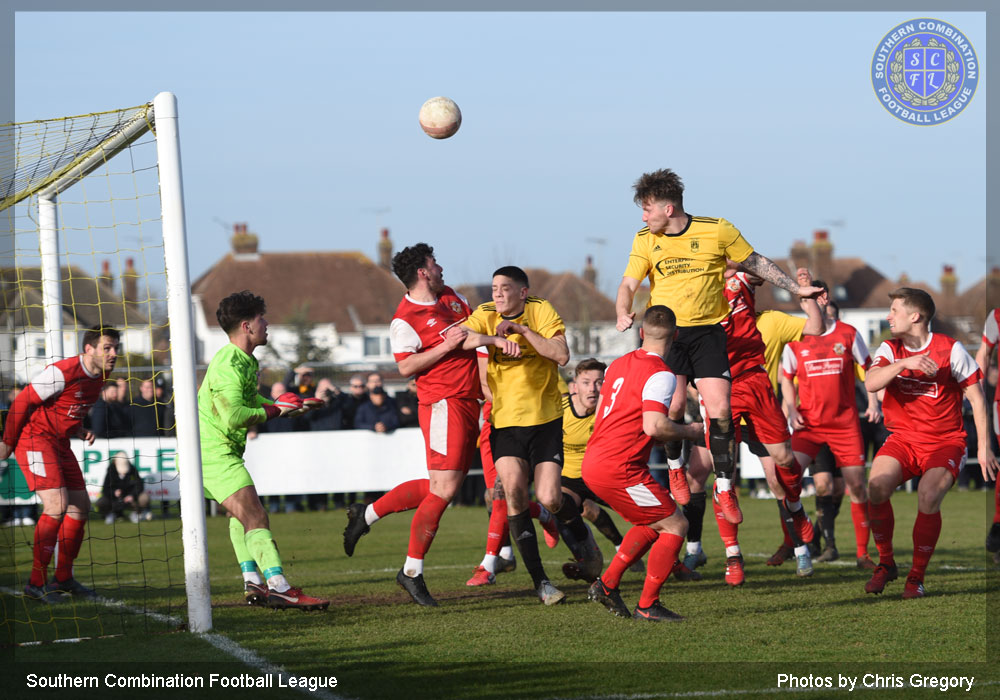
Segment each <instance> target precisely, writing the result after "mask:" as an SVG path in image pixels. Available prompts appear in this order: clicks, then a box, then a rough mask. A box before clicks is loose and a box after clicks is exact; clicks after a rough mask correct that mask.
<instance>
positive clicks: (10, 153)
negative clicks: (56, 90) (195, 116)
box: [0, 93, 211, 644]
mask: <svg viewBox="0 0 1000 700" xmlns="http://www.w3.org/2000/svg"><path fill="white" fill-rule="evenodd" d="M177 144H178V137H177V118H176V100H175V99H174V97H173V95H171V94H169V93H161V94H160V95H158V96H157V98H156V99H155V100H154V101H153V102H150V103H148V104H144V105H140V106H138V107H131V108H127V109H120V110H114V111H107V112H100V113H93V114H86V115H80V116H73V117H61V118H57V119H45V120H39V121H31V122H21V123H13V124H5V125H0V220H2V225H0V296H2V306H0V409H7V408H9V406H10V403H11V402H12V401H13V399H14V397H15V396H16V393H17V392H18V391H19V390H22V389H23V387H24V386H25V385H26V384H28V383H29V382H30V381H31V379H32V378H33V377H35V376H36V375H37V374H38V373H39V372H40V371H41V370H42V369H43V368H44V367H45V366H46V365H48V364H51V363H53V362H56V361H58V360H61V359H64V358H67V357H72V356H74V355H76V354H78V353H80V352H81V349H82V348H81V339H82V336H83V333H84V332H85V331H86V330H87V329H89V328H92V327H95V326H101V327H111V328H115V329H118V330H119V331H120V333H121V347H120V350H119V358H118V363H117V365H116V367H115V371H114V372H113V373H112V374H111V375H110V377H108V381H107V383H106V385H105V389H104V391H103V392H102V396H101V399H99V400H98V403H97V404H96V405H95V406H94V408H93V409H92V410H91V412H90V415H89V416H88V418H87V420H86V422H85V426H86V427H87V428H89V429H90V430H92V431H93V432H94V434H95V435H96V439H95V441H94V443H93V444H92V445H88V444H87V443H85V442H84V441H82V440H77V439H74V440H72V441H71V448H72V451H73V453H74V454H75V455H76V457H77V460H78V461H79V463H80V467H81V469H82V471H83V474H84V479H85V481H86V485H87V491H88V495H89V496H90V499H91V502H92V507H91V510H90V513H89V517H88V522H87V526H86V533H85V537H84V541H83V545H82V547H81V549H80V553H79V555H78V557H77V558H76V559H75V561H74V563H73V577H74V578H75V579H76V580H77V581H79V582H80V583H81V584H83V585H85V586H87V587H88V588H91V589H93V590H94V591H95V592H96V594H97V597H96V599H89V598H82V597H80V596H74V597H70V598H68V597H57V596H48V597H47V598H46V599H43V600H38V599H36V598H33V597H31V596H28V595H25V594H24V588H25V585H26V584H27V583H28V578H29V575H30V573H31V569H32V561H33V546H34V544H33V543H34V530H35V527H34V526H35V523H36V521H37V519H38V517H39V515H40V514H41V511H42V509H41V505H40V502H39V501H38V499H37V497H36V495H35V494H34V493H32V492H31V491H29V489H28V486H27V483H26V481H25V478H24V475H23V473H22V468H21V465H19V464H17V460H16V458H15V456H14V455H11V457H10V458H9V459H8V460H5V461H0V507H2V510H3V513H2V516H3V527H2V528H0V597H2V606H3V610H2V613H0V644H2V643H6V644H23V643H37V642H45V641H55V640H63V639H68V638H87V637H97V636H107V635H117V634H126V633H130V632H135V631H142V632H149V631H156V630H170V629H178V628H181V627H188V628H190V629H193V630H195V631H204V630H207V629H210V628H211V612H210V606H209V600H208V578H207V564H206V559H207V557H206V551H205V536H204V530H205V516H204V506H203V500H202V498H201V467H200V455H199V449H198V432H197V415H196V409H195V375H194V344H193V331H192V322H191V312H190V292H189V290H188V287H189V285H188V269H187V252H186V244H185V238H184V218H183V200H182V193H181V187H180V182H181V178H180V156H179V147H178V145H177ZM181 464H182V465H183V468H182V472H183V474H184V476H183V478H181V477H180V474H181V472H179V471H178V465H181ZM133 470H134V473H135V474H137V475H138V478H137V479H136V478H133V479H131V480H129V479H128V478H127V475H128V474H132V473H133ZM123 483H130V484H131V486H130V487H129V488H130V489H131V491H130V492H126V493H124V494H123V493H121V491H122V489H120V488H115V487H116V486H121V485H122V484H123ZM126 497H127V498H126ZM182 501H183V503H184V505H185V506H186V507H185V508H184V512H183V514H184V518H183V519H181V518H180V512H181V508H180V505H181V502H182ZM59 556H60V552H59V551H58V549H57V551H56V553H55V556H54V557H53V560H52V562H51V563H50V565H49V576H50V577H51V576H52V573H53V571H54V570H55V567H56V564H57V561H58V558H59Z"/></svg>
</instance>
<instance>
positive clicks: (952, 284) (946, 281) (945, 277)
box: [941, 265, 958, 302]
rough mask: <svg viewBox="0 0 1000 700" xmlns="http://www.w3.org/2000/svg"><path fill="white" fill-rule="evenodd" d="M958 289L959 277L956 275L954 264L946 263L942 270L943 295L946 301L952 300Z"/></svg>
mask: <svg viewBox="0 0 1000 700" xmlns="http://www.w3.org/2000/svg"><path fill="white" fill-rule="evenodd" d="M957 289H958V277H956V276H955V268H954V266H952V265H945V266H944V270H943V271H942V272H941V296H942V297H944V301H946V302H948V301H952V300H953V299H954V298H955V292H956V291H957Z"/></svg>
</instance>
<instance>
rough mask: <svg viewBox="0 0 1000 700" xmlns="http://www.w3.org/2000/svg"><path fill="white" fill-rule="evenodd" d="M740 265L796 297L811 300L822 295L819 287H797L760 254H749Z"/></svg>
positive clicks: (779, 269)
mask: <svg viewBox="0 0 1000 700" xmlns="http://www.w3.org/2000/svg"><path fill="white" fill-rule="evenodd" d="M742 264H743V267H745V268H746V269H748V270H749V271H750V272H752V273H754V274H755V275H757V276H758V277H760V278H761V279H764V280H767V281H768V282H770V283H771V284H773V285H774V286H775V287H781V288H782V289H786V290H788V291H789V292H791V293H792V294H795V295H796V296H800V297H807V298H812V297H817V296H819V295H820V294H822V293H823V290H822V288H820V287H803V286H801V285H799V283H798V282H796V281H795V280H793V279H792V278H791V277H789V276H788V275H786V274H785V272H784V270H782V269H781V268H780V267H778V266H777V265H775V264H774V262H772V261H771V260H770V259H769V258H765V257H764V256H763V255H761V254H760V253H757V252H753V253H750V255H749V257H747V259H746V260H744V261H743V263H742Z"/></svg>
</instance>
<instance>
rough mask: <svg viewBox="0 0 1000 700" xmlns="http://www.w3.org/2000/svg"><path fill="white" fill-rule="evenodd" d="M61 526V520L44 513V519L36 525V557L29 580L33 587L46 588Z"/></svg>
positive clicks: (41, 518)
mask: <svg viewBox="0 0 1000 700" xmlns="http://www.w3.org/2000/svg"><path fill="white" fill-rule="evenodd" d="M64 519H65V518H64ZM60 525H61V523H60V521H59V520H56V519H55V518H52V517H50V516H48V515H46V514H45V513H42V517H40V518H39V519H38V523H36V524H35V547H34V555H35V556H34V561H33V562H32V564H31V578H30V579H29V583H31V585H32V586H44V585H45V583H46V578H47V577H48V570H49V562H50V561H52V553H53V552H54V551H55V549H56V540H58V538H59V528H60Z"/></svg>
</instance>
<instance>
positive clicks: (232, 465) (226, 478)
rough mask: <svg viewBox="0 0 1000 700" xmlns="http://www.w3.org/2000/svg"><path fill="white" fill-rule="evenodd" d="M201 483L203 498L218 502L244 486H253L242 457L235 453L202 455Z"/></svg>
mask: <svg viewBox="0 0 1000 700" xmlns="http://www.w3.org/2000/svg"><path fill="white" fill-rule="evenodd" d="M201 476H202V485H203V487H204V489H205V498H211V499H214V500H216V501H218V502H219V503H222V502H223V501H224V500H226V499H227V498H229V497H230V496H232V495H233V494H234V493H236V492H237V491H239V490H240V489H241V488H243V487H245V486H253V485H254V484H253V478H252V477H251V476H250V472H248V471H247V468H246V466H244V464H243V458H242V457H239V456H237V455H226V456H222V455H213V456H211V457H208V456H206V455H204V454H203V455H202V462H201Z"/></svg>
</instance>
